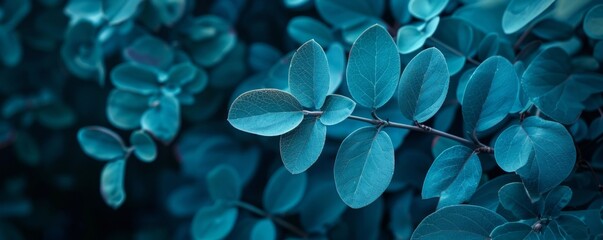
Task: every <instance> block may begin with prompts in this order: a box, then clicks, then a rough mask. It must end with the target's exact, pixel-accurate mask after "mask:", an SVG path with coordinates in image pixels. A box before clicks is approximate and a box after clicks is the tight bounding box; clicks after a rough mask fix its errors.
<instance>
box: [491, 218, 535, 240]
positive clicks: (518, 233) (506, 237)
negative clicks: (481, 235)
mask: <svg viewBox="0 0 603 240" xmlns="http://www.w3.org/2000/svg"><path fill="white" fill-rule="evenodd" d="M490 236H491V237H492V240H515V239H523V240H540V236H541V235H540V234H538V232H536V231H534V230H532V227H530V225H527V224H524V223H518V222H511V223H505V224H503V225H500V226H498V227H496V228H495V229H494V230H492V233H491V234H490Z"/></svg>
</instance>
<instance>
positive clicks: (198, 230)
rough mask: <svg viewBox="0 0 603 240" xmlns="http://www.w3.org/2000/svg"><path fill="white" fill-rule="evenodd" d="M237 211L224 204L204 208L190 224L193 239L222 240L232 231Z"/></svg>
mask: <svg viewBox="0 0 603 240" xmlns="http://www.w3.org/2000/svg"><path fill="white" fill-rule="evenodd" d="M238 213H239V211H238V209H237V208H236V207H229V206H226V205H224V204H219V203H218V204H215V205H212V206H206V207H203V208H201V209H199V211H197V213H196V214H195V217H194V218H193V222H192V223H191V233H192V235H193V238H194V239H199V240H201V239H222V238H224V237H226V236H227V235H228V233H230V231H232V229H233V228H234V225H235V223H236V222H237V216H238Z"/></svg>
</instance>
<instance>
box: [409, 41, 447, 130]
mask: <svg viewBox="0 0 603 240" xmlns="http://www.w3.org/2000/svg"><path fill="white" fill-rule="evenodd" d="M449 82H450V75H449V74H448V67H447V66H446V59H444V55H442V53H441V52H440V51H439V50H438V49H436V48H429V49H426V50H423V51H421V52H420V53H419V54H417V55H416V56H415V57H414V58H413V59H412V60H411V61H410V62H409V63H408V65H407V66H406V69H404V72H403V73H402V77H401V78H400V86H398V104H399V105H400V110H401V111H402V114H403V115H404V117H406V118H407V119H411V120H415V121H418V122H425V121H427V120H429V119H430V118H431V117H433V115H435V114H436V113H437V112H438V110H439V109H440V107H442V104H443V103H444V100H445V99H446V93H448V85H449Z"/></svg>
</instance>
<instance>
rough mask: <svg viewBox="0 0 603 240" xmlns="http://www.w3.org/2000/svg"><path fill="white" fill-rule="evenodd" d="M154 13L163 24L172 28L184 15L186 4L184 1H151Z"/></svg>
mask: <svg viewBox="0 0 603 240" xmlns="http://www.w3.org/2000/svg"><path fill="white" fill-rule="evenodd" d="M151 4H153V6H154V7H155V12H156V14H157V15H158V16H159V18H160V19H161V22H163V24H165V25H167V26H168V27H171V26H173V25H174V24H175V23H176V22H178V20H180V19H181V18H182V16H183V15H184V14H185V13H186V10H187V5H188V2H187V1H186V0H172V1H165V0H151Z"/></svg>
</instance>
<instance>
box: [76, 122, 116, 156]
mask: <svg viewBox="0 0 603 240" xmlns="http://www.w3.org/2000/svg"><path fill="white" fill-rule="evenodd" d="M77 140H78V142H79V143H80V146H81V147H82V150H84V152H85V153H86V154H87V155H88V156H90V157H93V158H95V159H97V160H117V159H122V158H124V157H125V155H126V146H125V145H124V143H123V141H122V140H121V138H120V137H119V136H118V135H117V134H115V133H114V132H113V131H111V130H109V129H107V128H104V127H85V128H82V129H80V130H79V131H78V132H77Z"/></svg>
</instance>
